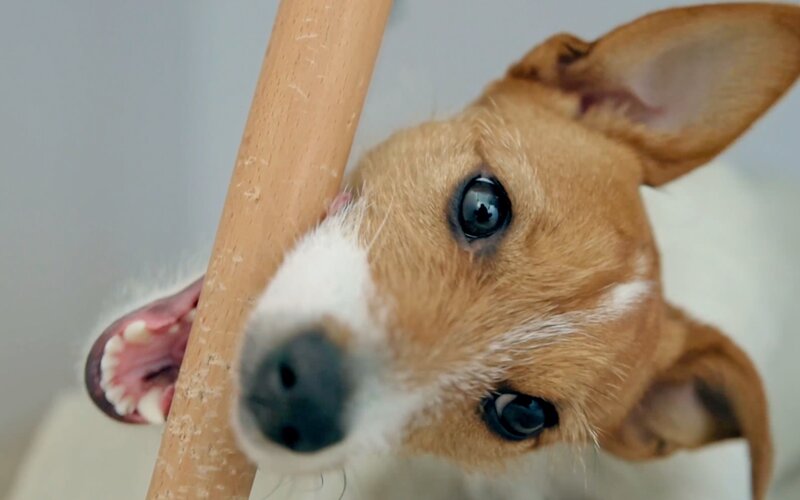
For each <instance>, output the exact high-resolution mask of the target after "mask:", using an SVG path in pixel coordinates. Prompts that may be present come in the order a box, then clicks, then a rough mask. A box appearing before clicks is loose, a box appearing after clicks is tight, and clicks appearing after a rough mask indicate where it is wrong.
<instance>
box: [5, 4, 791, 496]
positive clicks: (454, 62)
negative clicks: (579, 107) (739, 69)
mask: <svg viewBox="0 0 800 500" xmlns="http://www.w3.org/2000/svg"><path fill="white" fill-rule="evenodd" d="M684 3H687V2H683V1H676V0H626V1H615V2H611V3H609V2H589V1H586V0H584V1H575V0H558V1H550V0H547V1H544V0H536V1H534V0H505V1H504V2H486V1H480V0H471V1H465V0H452V1H425V2H423V1H421V0H418V1H411V0H406V1H402V0H401V1H398V2H397V5H396V6H395V11H394V13H393V17H392V20H391V24H390V27H389V29H388V31H387V33H386V36H385V39H384V42H383V46H382V49H381V54H380V58H379V62H378V65H377V69H376V72H375V76H374V80H373V82H372V86H371V89H370V93H369V97H368V101H367V105H366V108H365V111H364V114H363V116H362V118H361V124H360V128H359V131H358V135H357V138H356V143H355V146H354V149H353V157H354V158H355V157H358V155H359V154H361V153H362V152H363V151H364V150H365V149H366V148H367V147H369V146H370V145H372V144H374V143H375V142H377V141H379V140H380V139H381V138H383V137H385V136H386V135H387V134H389V133H390V132H391V131H393V130H395V129H397V128H398V127H402V126H406V125H410V124H413V123H414V122H417V121H420V120H424V119H428V118H430V117H434V116H442V115H446V114H447V113H450V112H453V111H455V110H457V109H459V108H460V107H461V106H463V105H464V104H465V103H466V102H468V101H470V100H471V99H473V98H475V97H476V96H477V95H478V94H479V92H480V91H481V89H482V87H483V86H484V85H485V84H486V83H488V82H489V81H490V80H491V79H492V78H494V77H497V76H499V75H501V74H502V73H503V71H504V70H505V68H506V67H507V66H508V65H509V64H510V63H511V62H512V61H514V60H516V59H517V58H519V57H520V56H521V55H522V54H523V53H524V52H525V51H527V50H528V49H529V48H530V47H532V46H533V45H534V44H535V43H537V42H539V41H541V40H542V39H544V38H545V37H547V36H549V35H551V34H553V33H556V32H559V31H569V32H573V33H575V34H577V35H579V36H581V37H584V38H588V39H592V38H595V37H596V36H599V35H601V34H602V33H604V32H605V31H607V30H608V29H610V28H612V27H614V26H616V25H617V24H619V23H621V22H624V21H628V20H630V19H633V18H634V17H636V16H639V15H641V14H643V13H646V12H649V11H652V10H654V9H658V8H662V7H668V6H676V5H680V4H684ZM276 6H277V2H276V1H268V0H260V1H255V0H239V1H237V2H219V1H213V0H191V1H190V0H181V1H177V0H173V1H169V2H155V1H143V2H122V1H113V2H97V1H90V0H71V1H70V2H64V1H62V0H29V1H23V0H6V1H5V2H3V4H2V9H0V319H2V326H0V450H1V451H0V496H2V492H3V491H5V490H6V489H7V488H8V487H9V485H10V483H11V480H12V477H13V474H14V470H15V468H16V467H17V465H18V462H19V460H20V457H21V456H23V453H24V450H25V448H26V446H27V444H28V443H29V441H30V439H31V436H32V435H34V430H35V429H36V427H37V425H38V424H39V422H40V421H41V420H42V419H43V418H44V417H45V416H46V415H47V412H48V411H49V409H50V407H51V403H52V402H53V401H54V398H55V397H57V396H58V395H60V394H62V393H64V392H65V391H67V390H69V389H75V388H77V387H80V386H79V382H78V366H79V365H80V364H81V363H82V362H83V350H82V349H83V347H84V345H85V344H86V342H87V339H88V338H89V336H90V335H92V334H93V333H95V332H96V331H97V330H96V329H95V328H96V326H97V322H98V320H99V319H100V318H101V317H102V316H103V313H104V311H108V310H109V309H110V308H112V307H113V306H114V305H115V302H114V301H115V298H116V297H118V295H119V293H120V290H121V288H122V285H123V284H125V283H126V282H130V281H135V280H137V278H138V279H145V278H144V277H147V276H152V275H153V270H154V269H155V270H158V269H171V268H175V267H177V266H178V264H179V262H180V261H181V260H182V259H185V258H189V257H191V256H199V258H200V259H204V258H205V257H206V256H207V255H208V252H209V249H210V246H211V243H212V240H213V236H214V231H215V226H216V223H217V219H218V217H219V213H220V210H221V207H222V202H223V198H224V195H225V191H226V188H227V183H228V178H229V175H230V172H231V166H232V162H233V160H234V158H235V155H236V149H237V147H238V144H239V139H240V134H241V131H242V128H243V125H244V122H245V118H246V113H247V110H248V106H249V104H250V99H251V95H252V91H253V87H254V84H255V79H256V76H257V73H258V70H259V66H260V64H261V60H262V57H263V53H264V49H265V47H266V43H267V39H268V36H269V28H270V26H271V25H272V20H273V17H274V14H275V9H276ZM798 111H800V89H797V88H796V89H795V90H794V92H792V93H791V94H790V95H789V96H787V97H786V98H785V99H784V101H783V103H782V105H781V106H779V107H777V108H776V109H774V110H773V111H772V112H771V113H770V114H769V115H768V116H767V117H766V119H764V120H762V121H761V122H760V123H759V124H758V125H757V126H756V127H755V129H754V130H753V131H752V132H751V133H750V134H749V135H747V136H746V138H745V139H744V140H742V141H740V142H739V143H738V144H737V145H736V146H735V147H734V148H733V149H731V150H730V151H729V152H728V153H726V157H727V158H729V159H730V160H732V161H733V162H734V163H736V164H738V165H741V166H742V167H743V168H746V169H751V170H753V171H754V172H757V173H758V175H763V176H787V175H788V176H795V177H798V176H800V168H797V167H798V165H797V161H796V158H797V152H798V144H797V139H798V132H797V130H798V129H797V127H798ZM86 404H87V405H89V404H90V403H89V400H88V399H87V400H86Z"/></svg>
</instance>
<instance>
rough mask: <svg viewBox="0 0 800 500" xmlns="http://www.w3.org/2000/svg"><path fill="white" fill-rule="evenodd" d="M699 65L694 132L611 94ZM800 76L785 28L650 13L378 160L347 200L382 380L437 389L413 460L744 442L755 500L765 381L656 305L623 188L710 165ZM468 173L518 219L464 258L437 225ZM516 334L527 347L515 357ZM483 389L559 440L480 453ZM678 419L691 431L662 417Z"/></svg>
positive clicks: (743, 18) (630, 98)
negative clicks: (611, 304) (371, 303)
mask: <svg viewBox="0 0 800 500" xmlns="http://www.w3.org/2000/svg"><path fill="white" fill-rule="evenodd" d="M693 51H694V52H693ZM696 52H698V53H701V54H709V53H710V54H711V55H712V56H713V57H712V59H713V62H714V64H718V65H719V67H718V69H719V71H717V72H715V73H714V74H712V75H710V76H709V75H706V77H707V78H710V80H708V81H705V80H704V81H703V82H700V83H702V84H703V85H708V88H707V89H706V91H705V92H704V93H702V94H698V95H699V96H700V97H702V99H703V101H702V106H699V107H698V106H692V107H687V108H686V109H687V110H688V111H696V112H697V116H692V117H690V119H689V120H688V121H683V122H681V121H680V119H681V118H682V117H683V115H685V114H686V113H685V112H684V111H685V110H683V111H680V112H679V113H676V117H677V118H673V117H669V119H667V120H663V119H662V117H663V116H664V115H663V114H659V113H660V111H659V110H655V111H654V110H653V109H651V106H650V105H649V104H648V103H645V102H644V101H643V100H641V99H637V98H636V96H635V95H633V91H632V90H631V89H630V88H627V87H625V85H626V82H628V81H629V80H628V79H629V77H630V75H632V74H637V71H640V69H639V68H640V67H642V66H643V65H647V64H650V63H651V62H652V61H656V63H660V62H664V64H668V65H669V67H670V68H672V67H673V66H680V64H681V63H682V59H681V58H692V57H694V56H695V53H696ZM704 57H706V56H704ZM704 62H705V61H704V60H701V61H700V62H699V63H697V64H698V65H697V68H701V69H702V67H703V63H704ZM647 69H648V71H649V70H651V69H652V68H649V67H647ZM798 73H800V8H798V7H794V6H788V5H786V6H784V5H781V6H779V5H766V4H742V5H719V6H703V7H694V8H686V9H675V10H670V11H664V12H660V13H656V14H653V15H650V16H647V17H645V18H642V19H640V20H638V21H635V22H634V23H631V24H628V25H626V26H623V27H621V28H619V29H617V30H615V31H613V32H611V33H610V34H609V35H607V36H606V37H604V38H601V39H600V40H598V41H596V42H593V43H587V42H583V41H581V40H579V39H577V38H575V37H573V36H571V35H559V36H556V37H554V38H552V39H550V40H549V41H548V42H546V43H545V44H543V45H542V46H540V47H537V48H536V49H534V50H533V51H531V52H530V53H529V54H528V55H527V56H525V58H523V60H522V61H521V62H519V63H518V64H516V65H515V66H513V67H512V69H511V70H510V71H509V73H508V75H507V77H506V78H504V79H503V80H500V81H499V82H496V83H494V84H493V85H491V86H490V87H489V88H488V89H487V91H486V93H485V94H484V95H483V97H481V98H480V99H479V100H478V101H477V102H476V103H475V104H473V105H472V106H470V107H468V108H467V109H466V110H465V111H464V112H462V113H460V114H459V115H458V116H456V117H454V118H453V119H451V120H447V121H442V122H434V123H428V124H425V125H422V126H420V127H417V128H414V129H411V130H407V131H403V132H400V133H398V134H396V135H395V136H393V137H392V138H391V139H390V140H388V141H387V142H386V143H384V144H383V145H381V146H379V147H378V148H376V149H375V150H374V151H372V152H371V153H370V154H369V155H368V156H367V157H366V158H365V159H364V160H363V161H362V163H361V164H360V166H359V168H358V169H357V171H356V172H355V173H354V175H353V177H352V178H351V182H350V184H351V186H352V187H353V189H354V190H355V196H356V197H364V198H366V200H368V206H367V208H366V213H365V215H364V226H363V227H362V233H363V235H362V236H363V239H364V241H367V242H370V243H371V247H370V249H369V259H370V266H371V271H372V274H373V276H374V279H375V281H376V283H377V286H378V292H379V295H380V296H381V297H388V298H390V301H391V303H390V304H389V313H390V314H389V317H390V322H391V324H390V325H389V328H388V330H389V332H390V336H391V339H390V342H391V347H392V349H393V352H394V363H395V365H396V366H395V367H393V368H394V369H396V370H397V371H398V372H399V373H402V374H403V375H404V380H405V383H406V384H407V385H408V387H411V388H420V387H427V386H433V385H435V386H437V387H440V388H441V389H442V390H441V391H438V392H437V397H438V398H439V399H438V404H436V405H432V407H431V408H429V409H428V410H427V417H428V418H426V419H416V420H415V421H416V423H415V425H414V426H413V427H412V428H410V429H409V432H408V435H407V438H406V440H405V441H406V448H407V450H408V451H409V452H413V453H419V452H425V453H432V454H435V455H440V456H445V457H448V458H450V459H453V460H455V461H457V462H460V463H462V464H464V465H465V466H473V467H478V466H479V467H487V466H491V465H499V464H501V463H502V462H503V461H504V460H505V459H507V458H509V457H512V456H515V455H519V454H522V453H525V452H529V451H531V450H532V449H534V448H536V447H537V446H541V445H546V444H550V443H555V442H563V441H567V442H575V443H592V442H593V441H594V442H596V443H597V444H599V445H600V446H603V447H604V448H606V449H607V450H608V451H610V452H612V453H615V454H618V455H620V456H623V457H626V458H630V459H645V458H651V457H656V456H662V455H665V454H668V453H670V452H672V451H674V450H676V449H680V448H694V447H697V446H700V445H703V444H706V443H709V442H713V441H716V440H719V439H726V438H732V437H739V436H744V437H745V438H747V439H748V440H749V444H750V449H751V458H752V466H753V495H754V497H755V498H757V499H762V498H764V495H765V492H766V488H767V486H768V482H769V477H770V467H771V444H770V436H769V428H768V420H767V410H766V401H765V396H764V393H763V389H762V387H761V382H760V380H759V377H758V375H757V373H756V372H755V369H754V368H753V366H752V363H750V361H749V360H748V359H747V357H746V356H745V355H744V354H743V353H742V352H741V351H740V350H739V349H738V348H737V347H736V346H734V345H733V344H732V343H731V342H730V341H729V340H727V339H726V338H725V337H724V336H723V335H722V334H721V333H719V332H717V331H716V330H714V329H713V328H711V327H707V326H703V325H700V324H698V323H696V322H694V321H693V320H691V319H689V318H687V317H686V316H684V315H683V314H681V313H680V312H678V311H676V310H674V309H673V308H671V307H670V306H669V305H668V304H666V303H665V302H664V300H663V298H662V295H661V285H660V276H659V257H658V251H657V249H656V244H655V242H654V241H653V237H652V234H651V230H650V227H649V223H648V219H647V216H646V214H645V212H644V209H643V205H642V201H641V199H640V195H639V187H640V185H641V184H642V183H646V184H651V185H658V184H662V183H664V182H666V181H668V180H670V179H673V178H675V177H677V176H679V175H681V174H683V173H685V172H687V171H689V170H690V169H692V168H694V167H696V166H698V165H700V164H702V163H703V162H705V161H707V160H709V159H710V158H711V157H713V156H714V155H716V154H717V153H718V152H720V151H721V150H722V149H723V148H725V147H726V146H727V145H728V144H729V143H730V142H732V141H733V140H734V139H736V138H737V137H738V136H739V135H740V134H741V133H743V132H744V131H745V130H746V129H747V128H748V127H749V126H750V124H751V123H752V122H753V121H754V120H755V119H757V118H758V117H759V116H760V115H761V114H762V113H764V112H765V111H766V109H767V108H768V107H769V106H770V105H772V104H773V103H774V102H775V101H776V100H777V99H778V98H779V97H780V96H781V95H782V94H783V92H785V90H786V89H787V88H788V87H789V86H790V85H791V84H792V83H793V82H794V81H795V80H796V79H797V77H798ZM689 76H691V72H690V73H689ZM668 77H669V75H667V76H666V77H665V78H667V80H668ZM695 84H698V83H697V82H694V83H692V84H691V85H695ZM687 85H690V83H687ZM656 86H658V83H657V84H656ZM656 91H657V93H658V92H661V94H659V95H662V96H667V97H669V96H672V95H673V94H674V92H673V91H672V90H670V89H666V90H664V89H661V88H657V89H656ZM670 92H672V94H670ZM587 98H588V99H590V100H588V101H587V100H586V99H587ZM587 103H588V106H585V107H586V109H583V107H584V105H586V104H587ZM659 104H661V103H659ZM695 108H697V109H695ZM688 111H687V112H688ZM478 172H485V173H491V174H492V175H494V176H496V177H497V178H498V179H499V180H500V181H501V182H502V183H503V185H504V186H505V188H506V190H507V191H508V194H509V196H510V198H511V202H512V206H513V219H512V222H511V225H510V226H509V228H508V230H507V232H506V233H505V234H504V236H503V237H502V239H501V240H499V241H498V242H496V243H492V244H488V245H481V244H479V245H477V246H475V247H468V246H467V245H466V244H465V243H464V242H461V241H458V239H457V238H455V237H454V235H453V233H452V232H451V229H450V228H449V226H448V220H447V214H448V210H449V208H448V207H449V205H448V204H449V203H450V201H451V199H452V198H453V196H455V192H456V189H457V186H458V185H459V183H461V182H462V181H463V180H464V179H466V178H468V177H469V176H471V175H473V174H475V173H478ZM631 281H644V282H647V283H649V292H648V293H647V294H646V295H645V296H644V297H643V298H642V299H641V300H640V301H638V302H637V303H635V304H633V305H632V306H631V307H629V308H628V309H627V310H625V311H623V313H621V314H619V315H614V314H613V311H611V312H609V311H607V310H605V309H604V304H605V302H604V300H607V298H608V294H609V293H611V291H612V290H613V288H614V286H616V285H619V284H622V283H627V282H631ZM604 314H605V316H604ZM526 325H529V326H528V328H529V330H530V332H527V333H528V335H517V336H511V337H509V334H510V332H517V331H524V330H525V327H526ZM499 384H507V385H509V386H510V387H513V388H514V389H516V390H519V391H521V392H524V393H528V394H532V395H536V396H540V397H542V398H545V399H548V400H550V401H551V402H553V403H554V404H555V405H556V406H557V408H558V409H559V412H560V419H561V420H560V425H559V426H558V427H557V428H554V429H551V430H548V431H546V432H544V433H543V434H542V435H541V436H540V437H539V438H537V439H536V440H534V441H522V442H517V443H509V442H504V441H502V440H501V439H499V438H497V437H496V436H494V435H493V434H491V433H490V432H489V430H487V428H486V426H485V425H484V424H483V422H482V421H481V418H480V416H479V413H478V409H477V401H479V400H480V398H481V397H483V396H484V395H485V394H486V393H487V391H490V390H492V389H495V388H496V387H498V385H499ZM672 402H675V403H685V404H687V405H689V407H687V408H686V413H685V414H684V415H680V414H678V415H673V414H671V413H670V411H671V409H672V411H674V407H673V406H671V405H670V404H669V403H672Z"/></svg>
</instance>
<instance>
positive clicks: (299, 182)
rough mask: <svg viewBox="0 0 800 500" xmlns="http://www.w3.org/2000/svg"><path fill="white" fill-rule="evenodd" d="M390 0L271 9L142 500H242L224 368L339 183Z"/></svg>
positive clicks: (248, 482)
mask: <svg viewBox="0 0 800 500" xmlns="http://www.w3.org/2000/svg"><path fill="white" fill-rule="evenodd" d="M390 9H391V0H338V1H337V0H327V1H325V0H283V1H282V2H281V5H280V7H279V9H278V14H277V17H276V20H275V25H274V27H273V31H272V36H271V38H270V42H269V47H268V49H267V53H266V56H265V58H264V63H263V66H262V68H261V74H260V76H259V80H258V84H257V87H256V91H255V96H254V98H253V103H252V106H251V108H250V114H249V117H248V119H247V124H246V128H245V131H244V136H243V137H242V143H241V146H240V149H239V154H238V158H237V160H236V165H235V167H234V170H233V177H232V179H231V184H230V187H229V189H228V194H227V198H226V201H225V207H224V209H223V213H222V218H221V220H220V224H219V228H218V231H217V237H216V242H215V244H214V250H213V253H212V257H211V260H210V263H209V267H208V272H207V274H206V279H205V284H204V287H203V291H202V294H201V297H200V304H199V308H198V314H197V319H196V320H195V323H194V326H193V328H192V333H191V337H190V340H189V345H188V347H187V350H186V355H185V358H184V361H183V366H182V368H181V373H180V376H179V377H178V382H177V389H176V392H175V398H174V400H173V403H172V409H171V411H170V415H169V419H168V420H167V423H166V427H165V430H164V435H163V438H162V442H161V449H160V450H159V455H158V459H157V461H156V464H155V469H154V471H153V477H152V479H151V482H150V489H149V491H148V495H147V498H148V499H150V500H155V499H159V500H160V499H184V498H185V499H201V498H220V499H245V498H248V497H249V492H250V488H251V486H252V481H253V477H254V474H255V469H254V467H253V466H252V465H251V464H250V463H248V461H247V459H246V458H245V457H244V456H243V455H242V454H241V453H240V452H239V451H238V450H237V448H236V445H235V442H234V439H233V435H232V433H231V431H230V428H229V413H230V408H231V404H232V401H233V399H232V398H233V388H232V362H233V360H234V358H235V354H236V349H237V347H238V337H239V334H240V332H241V330H242V327H243V325H244V322H245V321H246V318H247V314H248V312H249V310H250V308H251V305H252V304H253V302H254V300H255V298H256V297H257V296H258V294H259V293H260V292H261V291H262V290H263V288H264V286H265V284H266V283H267V282H268V280H269V279H270V277H271V276H272V275H273V274H274V273H275V271H276V269H277V267H278V265H279V264H280V262H281V259H282V256H283V253H284V251H285V250H286V249H288V248H290V247H291V245H292V244H293V242H295V241H296V239H297V238H298V236H300V235H301V234H302V233H304V232H305V231H307V230H308V229H309V228H311V227H312V226H313V225H314V224H316V223H317V222H318V221H319V219H320V217H321V216H322V214H323V213H324V211H325V207H326V205H327V203H328V202H329V201H330V200H331V199H332V198H333V196H334V195H335V193H336V192H337V190H338V188H339V185H340V183H341V178H342V173H343V171H344V167H345V164H346V162H347V158H348V155H349V153H350V146H351V143H352V140H353V135H354V133H355V130H356V125H357V123H358V119H359V116H360V114H361V108H362V106H363V103H364V98H365V96H366V93H367V87H368V84H369V81H370V77H371V75H372V68H373V66H374V62H375V58H376V56H377V53H378V48H379V46H380V41H381V38H382V35H383V31H384V28H385V25H386V21H387V18H388V15H389V11H390Z"/></svg>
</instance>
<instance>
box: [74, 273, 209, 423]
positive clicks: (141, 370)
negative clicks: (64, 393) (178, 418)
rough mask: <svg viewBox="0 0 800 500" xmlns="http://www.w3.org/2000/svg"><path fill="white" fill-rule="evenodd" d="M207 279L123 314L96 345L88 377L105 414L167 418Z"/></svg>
mask: <svg viewBox="0 0 800 500" xmlns="http://www.w3.org/2000/svg"><path fill="white" fill-rule="evenodd" d="M202 284H203V279H202V278H200V279H198V280H197V281H195V282H194V283H192V284H191V285H189V286H188V287H186V288H184V289H183V290H181V291H179V292H178V293H176V294H174V295H170V296H169V297H164V298H161V299H158V300H156V301H154V302H150V303H149V304H147V305H145V306H143V307H141V308H139V309H137V310H135V311H133V312H131V313H128V314H126V315H124V316H122V317H121V318H119V319H118V320H116V321H114V322H113V323H112V324H111V325H110V326H109V327H108V328H106V329H105V330H104V331H103V333H102V334H101V335H100V337H98V339H97V340H96V341H95V343H94V344H93V345H92V349H91V350H90V351H89V356H88V358H87V359H86V367H85V371H84V378H85V382H86V388H87V390H88V391H89V395H90V396H91V398H92V401H94V403H95V404H96V405H97V407H98V408H100V410H102V411H103V412H104V413H105V414H107V415H108V416H110V417H112V418H114V419H116V420H119V421H121V422H127V423H136V424H146V423H151V424H157V423H162V422H164V420H165V419H166V416H167V414H168V413H169V408H170V405H171V404H172V396H173V394H174V392H175V381H176V380H177V378H178V370H179V369H180V366H181V361H183V354H184V352H185V350H186V343H187V341H188V340H189V332H190V331H191V329H192V321H193V320H194V315H195V312H196V308H197V301H198V299H199V297H200V289H201V287H202Z"/></svg>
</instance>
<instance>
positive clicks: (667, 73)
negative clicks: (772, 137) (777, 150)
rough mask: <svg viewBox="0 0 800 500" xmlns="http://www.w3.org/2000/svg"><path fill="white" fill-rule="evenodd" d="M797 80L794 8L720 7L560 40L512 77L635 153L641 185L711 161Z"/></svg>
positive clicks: (798, 15) (798, 19) (799, 45)
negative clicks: (552, 94) (561, 100)
mask: <svg viewBox="0 0 800 500" xmlns="http://www.w3.org/2000/svg"><path fill="white" fill-rule="evenodd" d="M799 74H800V6H793V5H777V4H775V5H773V4H720V5H704V6H699V7H690V8H679V9H671V10H665V11H661V12H657V13H655V14H651V15H648V16H645V17H643V18H640V19H638V20H636V21H634V22H632V23H630V24H627V25H624V26H622V27H620V28H618V29H616V30H614V31H612V32H611V33H609V34H607V35H606V36H604V37H602V38H600V39H599V40H597V41H595V42H593V43H587V42H584V41H582V40H580V39H578V38H575V37H574V36H571V35H557V36H555V37H553V38H551V39H549V40H548V41H546V42H545V43H544V44H542V45H540V46H539V47H536V48H535V49H533V50H532V51H531V52H530V53H528V54H527V55H526V56H525V57H524V58H523V59H522V60H521V61H520V62H519V63H517V64H516V65H514V66H513V67H512V68H511V69H510V71H509V75H508V76H509V78H511V79H517V80H519V79H525V80H530V81H536V82H539V83H542V84H545V85H547V86H549V87H555V88H557V89H560V90H562V91H563V92H564V93H566V94H569V95H571V96H573V97H574V105H573V106H572V107H571V112H573V113H574V115H575V116H576V118H578V119H580V120H582V121H583V122H585V123H586V124H587V125H589V126H591V127H594V128H597V129H600V130H602V131H604V132H605V133H607V134H608V135H610V136H612V137H615V138H619V139H621V140H624V141H626V142H628V143H630V144H632V145H633V146H634V147H635V148H637V150H639V151H640V152H641V154H642V157H643V159H644V160H645V172H644V182H646V183H648V184H651V185H658V184H662V183H664V182H666V181H669V180H671V179H673V178H675V177H677V176H679V175H681V174H683V173H685V172H687V171H689V170H691V169H692V168H694V167H696V166H698V165H701V164H703V163H705V162H707V161H708V160H710V159H711V158H712V157H713V156H715V155H717V154H718V153H719V152H720V151H721V150H722V149H724V148H725V147H726V146H727V145H728V144H730V143H731V142H732V141H733V140H735V139H736V138H737V137H738V136H739V135H741V134H742V133H743V132H744V131H745V130H746V129H747V128H748V127H749V126H750V125H751V124H752V123H753V122H754V121H755V120H756V119H757V118H758V117H759V116H761V115H762V114H763V113H764V112H765V111H766V110H767V109H768V108H769V107H770V106H771V105H772V104H773V103H774V102H775V101H776V100H777V99H778V98H779V97H780V96H781V95H782V94H783V93H784V92H785V91H786V90H787V89H788V88H789V87H790V86H791V85H792V83H793V82H794V81H795V80H796V79H797V77H798V75H799Z"/></svg>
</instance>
